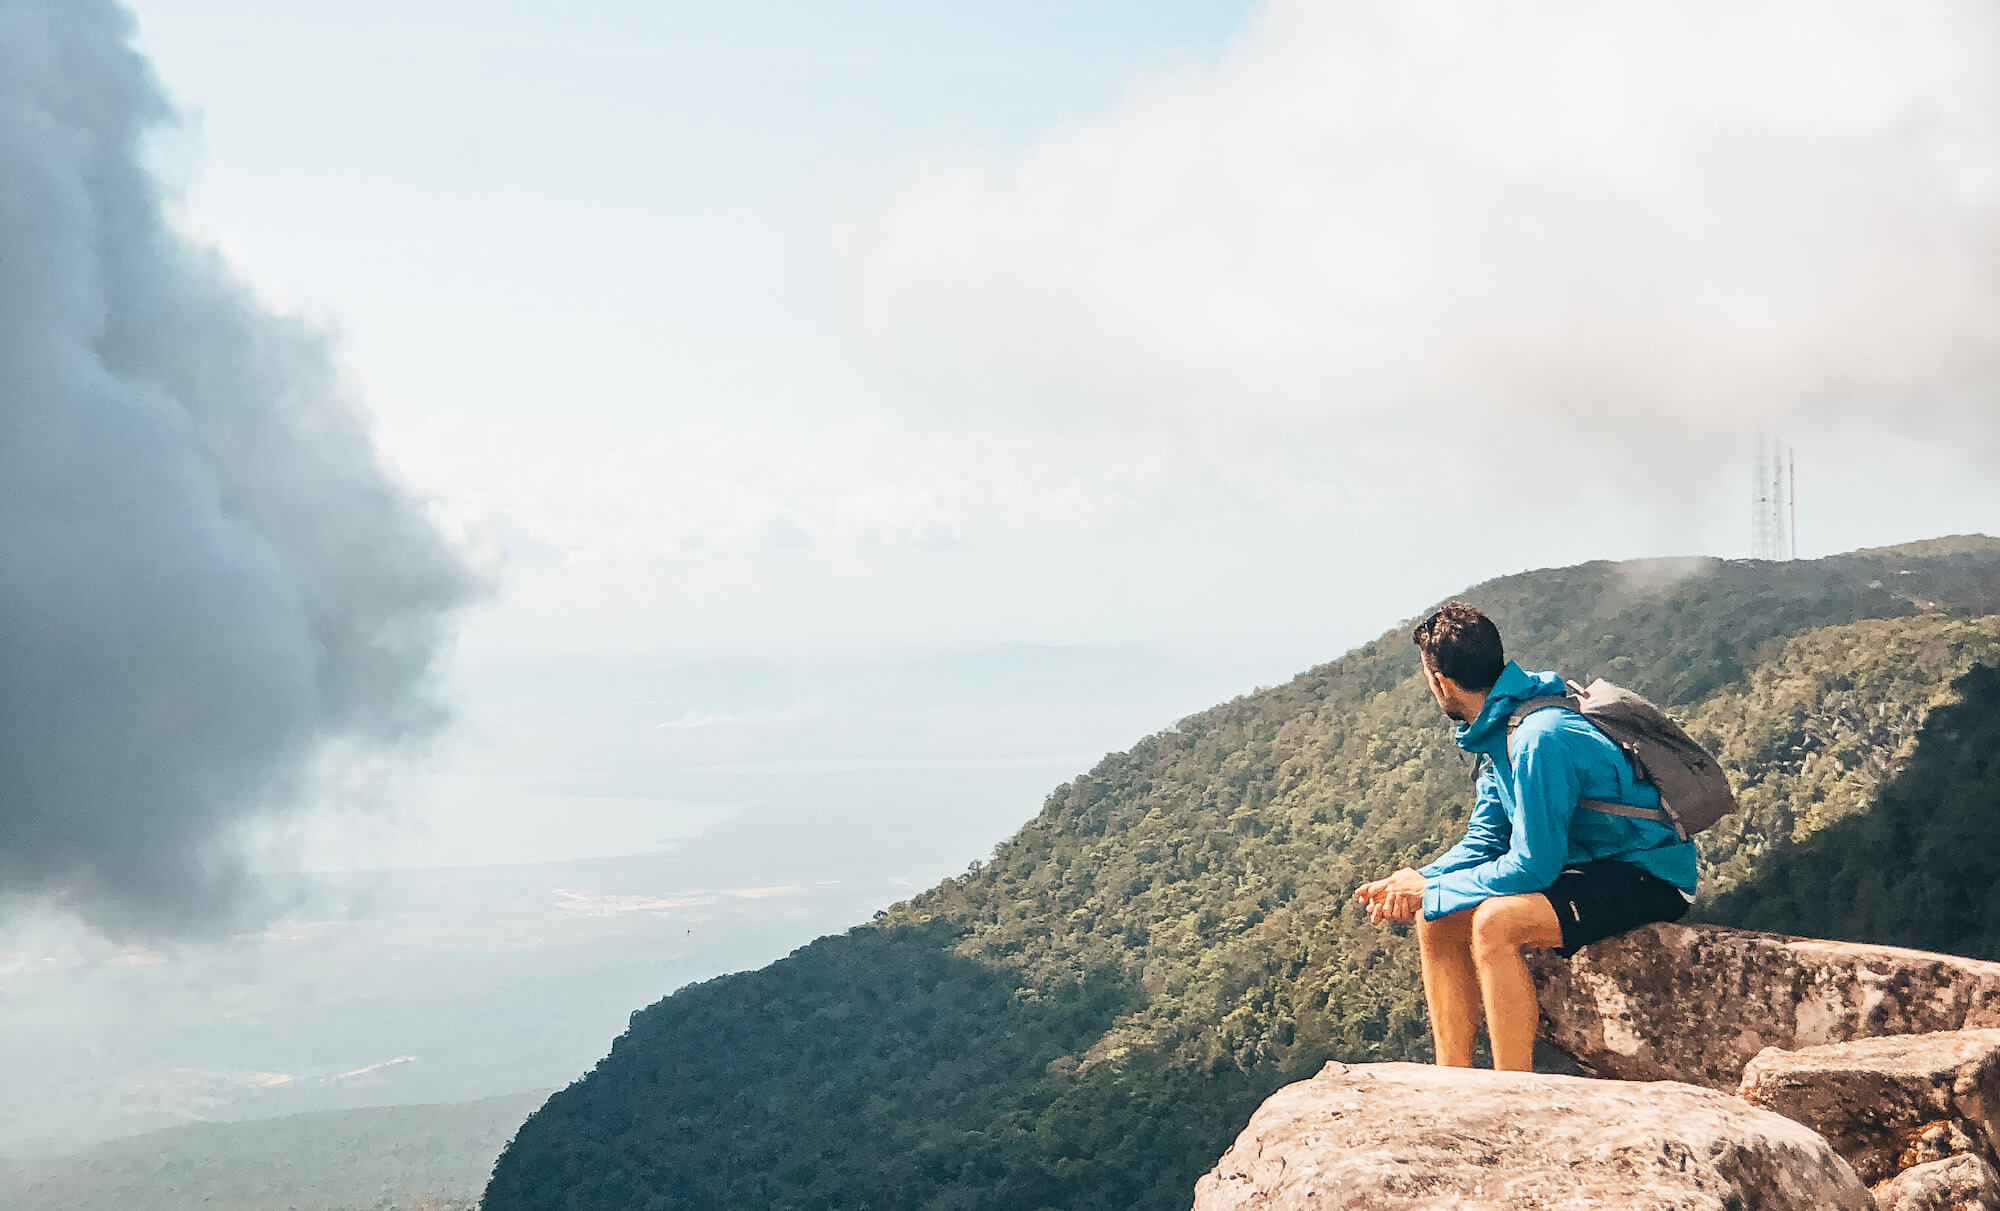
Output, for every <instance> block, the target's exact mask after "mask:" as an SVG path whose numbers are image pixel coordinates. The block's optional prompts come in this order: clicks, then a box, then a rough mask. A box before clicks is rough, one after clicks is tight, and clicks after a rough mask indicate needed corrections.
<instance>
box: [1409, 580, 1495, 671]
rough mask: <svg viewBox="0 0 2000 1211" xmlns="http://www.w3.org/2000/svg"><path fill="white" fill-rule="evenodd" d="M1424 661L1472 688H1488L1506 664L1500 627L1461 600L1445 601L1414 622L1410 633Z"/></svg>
mask: <svg viewBox="0 0 2000 1211" xmlns="http://www.w3.org/2000/svg"><path fill="white" fill-rule="evenodd" d="M1413 638H1414V639H1415V640H1416V642H1417V650H1418V651H1420V652H1422V653H1423V654H1424V663H1425V664H1427V665H1429V666H1430V667H1431V668H1432V669H1434V670H1436V671H1437V672H1438V673H1439V674H1441V675H1442V676H1445V677H1449V678H1451V679H1452V680H1453V681H1456V682H1457V683H1458V684H1459V685H1460V686H1462V687H1464V688H1465V689H1468V690H1472V691H1475V692H1477V691H1479V690H1490V689H1492V688H1493V683H1494V682H1496V681H1498V680H1500V670H1501V669H1503V668H1505V667H1507V654H1506V652H1505V651H1504V650H1502V648H1501V646H1500V628H1499V627H1496V626H1494V625H1493V620H1492V619H1491V618H1488V617H1487V616H1486V615H1484V614H1482V613H1480V612H1479V611H1478V610H1476V609H1474V608H1472V607H1471V606H1469V605H1467V604H1465V603H1464V602H1462V601H1447V602H1445V603H1444V604H1443V605H1442V606H1440V607H1438V611H1437V613H1435V614H1432V615H1431V616H1430V617H1429V618H1426V619H1424V620H1423V621H1422V622H1420V623H1418V624H1417V633H1416V634H1415V635H1414V636H1413Z"/></svg>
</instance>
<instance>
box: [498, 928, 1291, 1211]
mask: <svg viewBox="0 0 2000 1211" xmlns="http://www.w3.org/2000/svg"><path fill="white" fill-rule="evenodd" d="M959 936H960V935H959V931H958V930H956V929H954V928H952V927H951V926H949V925H947V924H946V923H944V922H941V921H940V922H932V923H930V924H926V925H912V926H899V927H893V928H881V929H878V928H867V927H864V928H861V929H856V930H854V931H851V932H850V933H848V934H847V935H845V936H843V937H836V938H822V939H821V940H819V941H818V942H815V943H813V944H812V945H811V946H808V947H805V948H804V949H802V950H800V951H798V952H797V953H795V954H794V955H793V956H792V957H791V958H789V959H787V960H786V961H784V962H782V963H779V964H775V965H773V966H772V967H770V968H768V969H766V970H765V971H763V972H757V973H752V974H748V975H737V976H725V977H723V978H721V979H717V980H711V981H709V982H707V983H705V984H699V985H695V986H693V987H690V988H685V989H683V990H681V992H680V993H678V994H676V995H675V996H673V997H670V998H668V999H667V1000H664V1001H661V1002H660V1003H659V1004H657V1005H654V1006H653V1007H651V1008H650V1009H647V1010H644V1011H642V1012H640V1013H637V1014H634V1015H633V1018H632V1028H631V1030H630V1031H629V1032H628V1033H627V1034H626V1035H625V1036H624V1037H622V1038H620V1039H619V1040H618V1043H617V1044H616V1046H615V1047H614V1048H613V1049H612V1053H611V1055H610V1057H609V1058H607V1059H606V1060H605V1061H604V1062H603V1063H602V1064H601V1065H599V1067H598V1070H597V1072H596V1073H595V1074H593V1077H592V1079H589V1080H585V1081H581V1082H578V1083H577V1084H575V1085H572V1086H570V1087H569V1088H568V1089H566V1090H564V1091H563V1092H561V1093H559V1094H557V1095H556V1096H555V1097H554V1098H552V1099H550V1101H549V1103H548V1105H547V1106H545V1107H544V1108H543V1109H542V1110H540V1111H538V1112H537V1113H536V1114H535V1116H534V1117H532V1118H530V1119H529V1121H528V1123H527V1125H526V1126H524V1127H523V1128H522V1136H523V1138H524V1139H528V1140H533V1139H534V1138H535V1133H536V1132H537V1131H538V1130H540V1129H541V1128H542V1126H543V1125H544V1123H545V1122H546V1121H548V1120H557V1121H560V1122H562V1123H566V1124H590V1129H589V1130H588V1131H586V1132H583V1133H580V1134H578V1135H575V1136H573V1137H569V1138H567V1139H565V1141H564V1143H565V1145H566V1155H567V1157H568V1158H569V1162H570V1163H569V1164H567V1165H565V1166H564V1167H562V1168H560V1169H558V1168H554V1167H547V1166H543V1165H540V1164H536V1163H534V1159H535V1158H534V1154H533V1153H532V1152H531V1151H529V1150H528V1149H526V1148H524V1147H516V1148H515V1149H513V1150H512V1151H510V1152H509V1153H508V1154H507V1156H505V1157H504V1158H503V1159H502V1163H501V1164H500V1166H499V1167H498V1169H497V1170H496V1172H495V1174H494V1179H493V1184H492V1186H491V1188H490V1189H489V1190H488V1192H487V1197H486V1205H487V1206H489V1207H505V1206H535V1207H633V1208H647V1209H649V1211H683V1209H685V1211H696V1209H703V1211H705V1209H707V1208H714V1207H770V1208H809V1207H842V1208H852V1209H853V1211H888V1209H890V1208H918V1207H926V1208H940V1209H942V1208H983V1207H1025V1208H1035V1207H1044V1206H1046V1207H1076V1208H1084V1207H1101V1208H1104V1209H1105V1211H1112V1209H1114V1208H1124V1207H1134V1206H1147V1205H1159V1204H1160V1203H1161V1201H1162V1200H1163V1199H1168V1200H1170V1199H1171V1198H1174V1197H1178V1195H1179V1194H1180V1192H1182V1191H1184V1190H1185V1189H1187V1188H1188V1186H1189V1185H1191V1184H1192V1183H1193V1181H1194V1178H1195V1176H1196V1173H1195V1172H1194V1170H1193V1169H1192V1167H1191V1166H1192V1164H1193V1161H1194V1157H1195V1155H1196V1154H1197V1151H1196V1148H1195V1147H1194V1145H1196V1144H1198V1143H1202V1142H1205V1141H1206V1140H1208V1139H1210V1138H1213V1136H1214V1135H1215V1133H1216V1132H1218V1131H1221V1130H1225V1129H1226V1125H1227V1124H1226V1120H1228V1119H1231V1118H1234V1117H1236V1116H1238V1115H1239V1114H1242V1113H1247V1108H1246V1107H1247V1105H1248V1104H1254V1100H1255V1098H1256V1097H1257V1096H1261V1094H1262V1093H1263V1092H1267V1091H1264V1090H1256V1091H1252V1090H1251V1089H1250V1086H1249V1085H1248V1083H1247V1082H1246V1081H1244V1080H1242V1079H1241V1078H1240V1077H1239V1078H1238V1079H1236V1080H1234V1081H1232V1082H1224V1083H1223V1085H1221V1086H1217V1085H1215V1084H1214V1083H1212V1082H1211V1083H1201V1084H1200V1087H1199V1088H1198V1089H1197V1088H1194V1086H1195V1084H1196V1083H1194V1082H1190V1081H1188V1080H1187V1079H1186V1078H1185V1077H1184V1076H1183V1075H1182V1074H1178V1073H1174V1072H1170V1071H1166V1070H1164V1069H1163V1068H1162V1066H1161V1065H1159V1064H1158V1063H1157V1062H1155V1063H1153V1064H1150V1065H1146V1064H1138V1065H1126V1066H1116V1065H1106V1066H1100V1067H1095V1068H1090V1069H1087V1070H1086V1069H1081V1068H1080V1067H1079V1065H1078V1064H1077V1063H1076V1062H1075V1060H1074V1059H1073V1058H1070V1057H1072V1056H1074V1055H1075V1054H1076V1053H1078V1052H1080V1051H1082V1050H1084V1049H1085V1048H1087V1047H1089V1046H1090V1044H1091V1043H1093V1042H1094V1041H1095V1040H1097V1039H1098V1038H1099V1037H1100V1036H1101V1035H1103V1033H1104V1031H1105V1030H1106V1029H1107V1028H1108V1027H1109V1026H1110V1025H1111V1023H1112V1021H1114V1020H1115V1018H1116V1017H1117V1016H1118V1015H1119V1014H1120V1013H1122V1012H1126V1011H1129V1010H1131V1009H1132V1008H1134V1007H1135V1006H1136V1005H1137V1004H1138V992H1137V990H1136V989H1135V988H1133V987H1132V986H1131V985H1130V984H1129V982H1128V981H1127V979H1126V978H1125V976H1124V974H1123V973H1122V972H1120V971H1118V970H1117V969H1114V968H1099V969H1095V970H1089V971H1085V972H1083V973H1081V974H1079V975H1077V976H1075V977H1073V978H1064V979H1057V980H1053V981H1049V982H1045V983H1041V984H1023V983H1021V982H1020V981H1019V980H1017V979H1016V978H1015V976H1014V975H1013V974H1012V973H1010V972H1009V971H1007V970H1006V969H1004V968H998V967H993V966H989V965H986V964H981V963H976V962H972V961H970V960H967V959H965V958H963V957H961V956H960V955H958V954H957V953H956V951H955V950H954V945H955V943H956V942H957V941H958V940H959ZM1231 1086H1233V1089H1232V1088H1231ZM1184 1091H1185V1092H1192V1093H1195V1094H1196V1096H1185V1095H1184ZM1218 1094H1220V1095H1221V1096H1220V1098H1219V1099H1218V1096H1217V1095H1218ZM662 1111H667V1112H666V1113H662ZM1162 1151H1164V1152H1166V1153H1167V1155H1169V1156H1172V1157H1176V1158H1179V1159H1178V1163H1175V1164H1170V1165H1169V1166H1168V1167H1166V1168H1164V1169H1161V1168H1156V1167H1154V1165H1153V1164H1151V1163H1150V1162H1151V1161H1152V1160H1153V1159H1154V1158H1155V1157H1157V1156H1158V1155H1159V1154H1160V1153H1161V1152H1162ZM1079 1191H1083V1192H1088V1193H1087V1195H1086V1196H1085V1197H1082V1198H1079V1197H1078V1196H1077V1192H1079Z"/></svg>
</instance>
